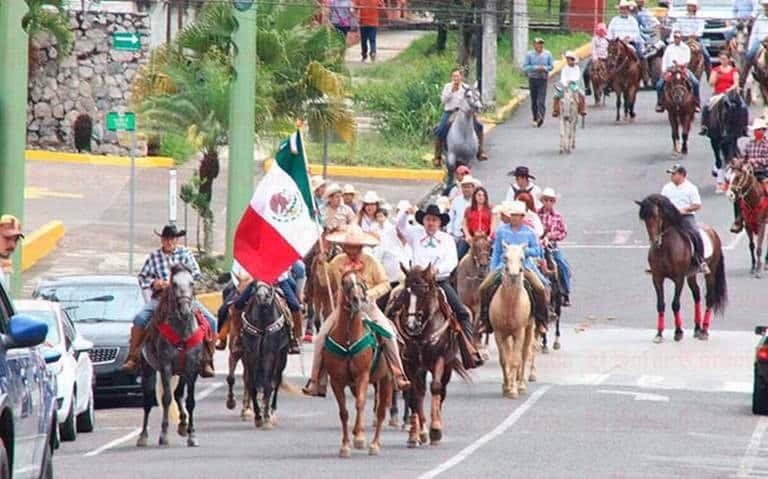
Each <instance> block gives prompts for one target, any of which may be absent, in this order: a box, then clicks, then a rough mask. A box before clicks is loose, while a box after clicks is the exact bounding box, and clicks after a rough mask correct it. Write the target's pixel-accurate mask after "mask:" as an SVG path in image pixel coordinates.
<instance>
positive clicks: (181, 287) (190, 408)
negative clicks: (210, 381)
mask: <svg viewBox="0 0 768 479" xmlns="http://www.w3.org/2000/svg"><path fill="white" fill-rule="evenodd" d="M193 284H194V278H193V277H192V272H191V271H189V270H188V269H187V268H186V267H184V266H182V265H175V266H173V267H172V268H171V276H170V285H169V286H168V288H166V289H165V291H164V292H163V294H162V296H161V297H160V304H159V305H158V307H157V309H156V310H155V312H154V314H153V317H152V323H151V325H150V328H151V331H149V332H148V334H147V340H146V341H145V342H144V347H143V350H142V353H143V354H142V356H143V361H142V365H141V378H142V391H143V396H144V422H143V425H142V429H141V433H140V435H139V439H138V440H137V442H136V445H137V446H138V447H146V446H147V441H148V432H147V427H148V424H149V413H150V411H151V410H152V407H153V406H154V404H155V382H156V373H157V372H159V373H160V380H161V383H162V388H163V390H162V401H161V402H162V406H163V422H162V429H161V431H160V440H159V444H160V446H167V445H168V420H169V409H170V406H171V393H172V391H171V378H172V377H173V376H179V385H178V387H177V388H176V390H175V391H173V396H174V399H175V400H176V403H177V405H178V407H179V411H180V413H181V416H180V423H179V428H178V432H179V435H181V436H185V435H186V436H187V445H188V446H190V447H195V446H197V445H198V441H197V438H196V437H195V421H194V411H195V383H196V382H197V376H198V372H199V371H200V365H201V363H202V361H203V347H204V345H203V339H204V335H205V334H206V333H205V331H206V330H207V323H206V321H205V319H204V318H198V317H197V315H196V314H195V312H194V311H193V307H192V304H193V300H194V290H193ZM209 334H210V332H209ZM185 388H186V404H185V405H186V412H185V408H184V407H183V405H182V399H184V389H185ZM187 414H189V420H188V421H187Z"/></svg>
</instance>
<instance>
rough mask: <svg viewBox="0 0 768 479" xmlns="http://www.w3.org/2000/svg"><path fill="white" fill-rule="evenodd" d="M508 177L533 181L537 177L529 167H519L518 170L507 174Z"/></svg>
mask: <svg viewBox="0 0 768 479" xmlns="http://www.w3.org/2000/svg"><path fill="white" fill-rule="evenodd" d="M507 176H514V177H515V178H517V177H519V176H522V177H524V178H529V179H531V180H535V179H536V177H535V176H533V175H532V174H531V172H530V170H529V169H528V167H527V166H518V167H517V168H515V169H514V171H510V172H509V173H507Z"/></svg>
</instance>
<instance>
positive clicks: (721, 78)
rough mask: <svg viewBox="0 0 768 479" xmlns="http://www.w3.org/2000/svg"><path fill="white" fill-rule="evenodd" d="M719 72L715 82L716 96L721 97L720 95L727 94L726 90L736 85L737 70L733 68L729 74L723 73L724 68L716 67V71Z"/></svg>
mask: <svg viewBox="0 0 768 479" xmlns="http://www.w3.org/2000/svg"><path fill="white" fill-rule="evenodd" d="M713 71H715V72H717V81H716V82H715V94H716V95H719V94H720V93H725V92H726V90H728V89H729V88H731V87H732V86H733V84H734V83H735V80H736V79H735V78H734V74H735V73H736V68H734V67H733V66H731V70H730V71H729V72H725V71H723V67H721V66H719V67H715V68H714V70H713Z"/></svg>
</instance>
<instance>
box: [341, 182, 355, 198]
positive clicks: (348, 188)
mask: <svg viewBox="0 0 768 479" xmlns="http://www.w3.org/2000/svg"><path fill="white" fill-rule="evenodd" d="M341 194H342V195H355V196H357V195H358V193H357V190H356V189H355V187H354V186H352V185H350V184H349V183H347V184H346V185H344V188H342V190H341Z"/></svg>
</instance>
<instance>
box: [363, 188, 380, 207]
mask: <svg viewBox="0 0 768 479" xmlns="http://www.w3.org/2000/svg"><path fill="white" fill-rule="evenodd" d="M382 201H383V200H382V199H381V198H379V195H377V194H376V192H375V191H366V192H365V196H363V204H376V203H381V202H382Z"/></svg>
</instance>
